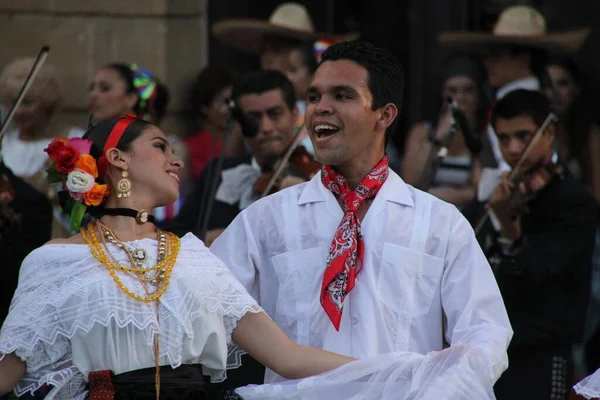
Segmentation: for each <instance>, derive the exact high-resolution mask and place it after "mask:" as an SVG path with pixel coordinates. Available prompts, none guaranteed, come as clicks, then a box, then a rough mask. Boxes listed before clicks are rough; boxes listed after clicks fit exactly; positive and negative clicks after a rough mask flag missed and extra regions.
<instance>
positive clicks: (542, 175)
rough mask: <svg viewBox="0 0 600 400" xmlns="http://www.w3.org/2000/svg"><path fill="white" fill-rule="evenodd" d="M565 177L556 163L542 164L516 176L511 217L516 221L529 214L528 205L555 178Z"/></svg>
mask: <svg viewBox="0 0 600 400" xmlns="http://www.w3.org/2000/svg"><path fill="white" fill-rule="evenodd" d="M557 176H558V177H560V178H561V179H562V176H563V167H562V166H561V165H559V164H558V163H557V162H555V161H550V162H549V163H545V164H540V165H538V166H536V167H534V168H531V169H530V170H528V171H526V172H524V173H522V174H519V175H515V177H516V178H515V179H513V180H512V183H513V184H514V187H513V190H512V191H511V196H510V200H509V215H510V217H511V218H512V219H513V220H514V219H516V218H517V217H519V216H520V215H523V214H526V213H528V212H529V207H528V203H529V202H531V201H532V200H533V199H534V198H535V196H536V194H537V193H538V192H539V191H540V190H542V189H543V188H545V187H546V185H547V184H548V183H550V181H552V180H553V179H554V178H555V177H557Z"/></svg>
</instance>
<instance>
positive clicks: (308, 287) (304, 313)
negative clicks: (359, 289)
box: [271, 246, 329, 344]
mask: <svg viewBox="0 0 600 400" xmlns="http://www.w3.org/2000/svg"><path fill="white" fill-rule="evenodd" d="M328 252H329V247H328V246H323V247H313V248H310V249H302V250H294V251H288V252H286V253H282V254H278V255H276V256H273V257H271V262H272V264H273V267H274V269H275V273H276V274H277V279H278V281H279V289H278V293H277V304H276V306H275V318H274V320H275V322H277V324H278V325H279V326H280V327H281V328H282V329H283V330H284V331H285V332H286V333H287V334H288V335H290V336H291V337H292V338H293V339H294V340H296V341H297V342H299V343H301V344H304V342H305V340H307V338H308V335H309V332H308V330H309V323H310V320H311V318H312V317H311V313H313V312H314V310H315V309H316V307H317V306H318V305H319V304H320V291H321V282H322V280H323V272H324V271H325V263H326V262H327V254H328Z"/></svg>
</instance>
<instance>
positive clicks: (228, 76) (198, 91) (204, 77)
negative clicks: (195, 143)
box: [188, 64, 239, 134]
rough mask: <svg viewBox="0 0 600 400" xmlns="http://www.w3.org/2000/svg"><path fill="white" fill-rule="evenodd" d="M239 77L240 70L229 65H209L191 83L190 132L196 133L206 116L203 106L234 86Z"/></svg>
mask: <svg viewBox="0 0 600 400" xmlns="http://www.w3.org/2000/svg"><path fill="white" fill-rule="evenodd" d="M238 77H239V74H238V72H237V71H236V70H235V69H233V68H232V67H230V66H228V65H216V64H215V65H209V66H207V67H206V68H204V69H203V70H202V71H200V73H199V74H198V75H197V76H196V78H195V80H194V82H193V83H192V85H191V91H190V93H189V99H188V102H189V105H190V109H189V112H188V120H189V125H190V127H189V128H190V131H191V132H190V133H192V134H193V133H195V131H196V130H198V129H199V128H200V127H201V126H202V121H203V120H204V118H206V116H205V115H203V114H202V112H201V111H200V110H201V108H202V107H208V106H210V104H211V103H212V102H213V100H214V98H215V97H216V96H217V95H218V94H219V92H220V91H221V90H223V89H225V88H226V87H228V86H232V85H233V84H234V83H235V82H236V81H237V79H238Z"/></svg>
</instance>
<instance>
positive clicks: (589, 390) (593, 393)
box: [573, 369, 600, 399]
mask: <svg viewBox="0 0 600 400" xmlns="http://www.w3.org/2000/svg"><path fill="white" fill-rule="evenodd" d="M573 388H574V389H575V392H576V393H577V394H578V395H580V396H583V397H585V398H586V399H593V398H598V397H600V369H599V370H597V371H596V372H595V373H593V374H592V375H590V376H588V377H587V378H585V379H584V380H582V381H581V382H579V383H578V384H577V385H575V386H574V387H573Z"/></svg>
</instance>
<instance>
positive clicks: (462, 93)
mask: <svg viewBox="0 0 600 400" xmlns="http://www.w3.org/2000/svg"><path fill="white" fill-rule="evenodd" d="M447 97H452V98H453V99H454V101H456V104H457V105H458V108H460V109H461V110H462V112H464V113H465V116H466V117H467V118H468V119H469V120H470V121H474V120H475V119H476V118H477V108H478V106H479V101H480V99H479V93H478V91H477V85H476V84H475V81H473V79H471V78H469V77H468V76H453V77H451V78H448V79H446V82H444V86H443V88H442V98H443V99H444V102H445V101H446V100H445V99H446V98H447Z"/></svg>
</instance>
